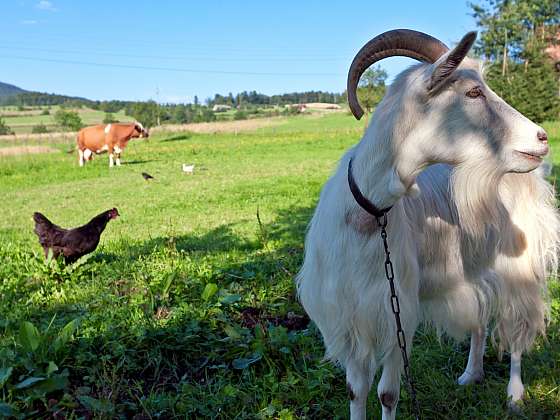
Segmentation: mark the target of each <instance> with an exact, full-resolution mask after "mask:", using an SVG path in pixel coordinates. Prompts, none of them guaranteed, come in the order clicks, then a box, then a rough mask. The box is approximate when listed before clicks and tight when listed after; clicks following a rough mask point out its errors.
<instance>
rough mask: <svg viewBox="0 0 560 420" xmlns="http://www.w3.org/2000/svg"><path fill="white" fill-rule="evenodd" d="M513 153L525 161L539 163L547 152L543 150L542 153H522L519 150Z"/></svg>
mask: <svg viewBox="0 0 560 420" xmlns="http://www.w3.org/2000/svg"><path fill="white" fill-rule="evenodd" d="M515 153H517V154H518V155H519V156H521V157H523V158H525V159H528V160H532V161H536V162H540V161H542V160H543V157H545V156H546V154H547V153H548V150H544V151H542V152H522V151H521V150H516V151H515Z"/></svg>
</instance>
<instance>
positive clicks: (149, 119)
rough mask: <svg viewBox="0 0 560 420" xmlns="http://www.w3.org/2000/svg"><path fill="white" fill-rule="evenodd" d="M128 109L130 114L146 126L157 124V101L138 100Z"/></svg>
mask: <svg viewBox="0 0 560 420" xmlns="http://www.w3.org/2000/svg"><path fill="white" fill-rule="evenodd" d="M128 111H129V114H128V115H131V116H132V117H134V119H135V120H136V121H139V122H140V123H142V125H144V126H145V127H148V128H150V127H154V126H155V125H156V124H157V116H158V109H157V104H156V102H155V101H148V102H136V103H134V104H133V105H132V107H131V109H130V110H128Z"/></svg>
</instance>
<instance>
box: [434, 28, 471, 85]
mask: <svg viewBox="0 0 560 420" xmlns="http://www.w3.org/2000/svg"><path fill="white" fill-rule="evenodd" d="M475 40H476V32H475V31H473V32H469V33H468V34H466V35H465V36H464V37H463V38H462V39H461V41H459V43H458V44H457V46H456V47H455V48H453V49H452V50H451V51H449V52H448V53H447V54H444V55H443V56H442V57H441V58H440V59H439V60H438V61H436V63H435V64H434V66H435V68H434V71H433V72H432V76H431V78H430V84H429V85H428V91H429V92H431V91H433V90H435V89H436V88H437V87H438V86H441V84H442V82H444V81H445V79H447V78H448V77H449V76H450V75H451V73H453V72H454V71H455V69H456V68H457V67H459V64H461V61H463V59H464V58H465V57H466V56H467V54H468V52H469V50H470V49H471V47H472V45H473V44H474V41H475Z"/></svg>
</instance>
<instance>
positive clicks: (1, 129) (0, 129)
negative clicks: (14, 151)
mask: <svg viewBox="0 0 560 420" xmlns="http://www.w3.org/2000/svg"><path fill="white" fill-rule="evenodd" d="M5 134H14V132H13V131H12V129H11V128H10V127H8V126H7V125H6V123H5V122H4V119H3V118H2V117H0V135H2V136H3V135H5Z"/></svg>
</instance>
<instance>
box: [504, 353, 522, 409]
mask: <svg viewBox="0 0 560 420" xmlns="http://www.w3.org/2000/svg"><path fill="white" fill-rule="evenodd" d="M524 393H525V387H524V386H523V382H522V381H521V352H520V351H514V352H512V353H511V365H510V370H509V383H508V387H507V395H508V404H509V406H510V407H511V408H517V403H518V402H519V401H520V400H521V399H522V398H523V394H524Z"/></svg>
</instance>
